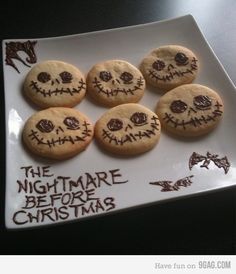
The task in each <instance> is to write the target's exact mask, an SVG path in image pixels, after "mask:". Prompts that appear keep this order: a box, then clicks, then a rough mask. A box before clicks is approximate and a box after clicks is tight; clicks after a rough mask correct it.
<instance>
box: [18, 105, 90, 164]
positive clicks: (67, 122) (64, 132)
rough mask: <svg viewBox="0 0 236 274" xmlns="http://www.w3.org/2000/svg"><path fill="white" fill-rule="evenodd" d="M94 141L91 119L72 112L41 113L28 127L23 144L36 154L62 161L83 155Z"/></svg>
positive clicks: (26, 125)
mask: <svg viewBox="0 0 236 274" xmlns="http://www.w3.org/2000/svg"><path fill="white" fill-rule="evenodd" d="M92 138H93V126H92V123H91V122H90V120H89V118H87V117H86V116H85V115H84V114H82V113H81V112H79V111H77V110H75V109H72V108H63V107H54V108H48V109H45V110H42V111H39V112H37V113H35V114H34V115H32V116H31V117H30V118H29V119H28V120H27V122H26V123H25V126H24V129H23V141H24V143H25V144H26V146H27V147H28V148H29V149H30V150H31V151H32V152H33V153H35V154H37V155H40V156H42V157H46V158H52V159H58V160H63V159H66V158H69V157H72V156H74V155H76V154H78V153H80V152H81V151H83V150H84V149H85V148H86V147H87V146H88V145H89V143H90V142H91V140H92Z"/></svg>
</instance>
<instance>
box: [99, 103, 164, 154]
mask: <svg viewBox="0 0 236 274" xmlns="http://www.w3.org/2000/svg"><path fill="white" fill-rule="evenodd" d="M160 133H161V125H160V122H159V119H158V116H157V115H156V114H155V113H154V112H152V111H151V110H149V109H147V108H146V107H144V106H142V105H139V104H134V103H129V104H122V105H119V106H116V107H114V108H112V109H110V110H108V111H107V112H106V113H104V114H103V115H102V117H101V118H100V119H99V120H98V121H97V123H96V125H95V137H96V139H97V140H98V142H99V143H100V144H101V146H102V147H103V148H104V149H106V150H108V151H110V152H113V153H116V154H121V155H135V154H140V153H143V152H145V151H148V150H150V149H152V148H153V147H154V146H155V145H156V144H157V143H158V141H159V138H160Z"/></svg>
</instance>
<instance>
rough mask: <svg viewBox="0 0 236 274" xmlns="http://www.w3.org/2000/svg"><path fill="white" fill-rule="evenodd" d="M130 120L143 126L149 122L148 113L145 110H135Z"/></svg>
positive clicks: (136, 124)
mask: <svg viewBox="0 0 236 274" xmlns="http://www.w3.org/2000/svg"><path fill="white" fill-rule="evenodd" d="M130 120H131V122H133V123H134V124H135V126H143V125H145V124H147V114H146V113H144V112H135V113H134V114H133V115H132V116H131V117H130Z"/></svg>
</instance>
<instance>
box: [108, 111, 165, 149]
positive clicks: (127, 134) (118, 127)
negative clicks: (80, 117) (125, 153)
mask: <svg viewBox="0 0 236 274" xmlns="http://www.w3.org/2000/svg"><path fill="white" fill-rule="evenodd" d="M147 125H148V126H149V127H147ZM106 126H107V128H106V129H103V139H104V140H105V139H107V140H108V142H109V143H113V144H115V145H118V146H122V145H123V144H125V143H127V142H128V143H129V142H130V143H132V142H138V141H140V140H141V139H143V138H148V139H150V138H152V136H153V135H156V132H158V131H159V130H160V128H159V126H160V124H159V119H158V117H157V116H154V115H153V116H152V117H151V118H150V117H149V116H148V115H147V114H146V113H144V112H135V113H133V114H132V115H131V116H130V118H129V120H127V119H123V120H122V119H121V118H111V119H110V120H109V121H108V123H107V125H106ZM116 132H117V134H116Z"/></svg>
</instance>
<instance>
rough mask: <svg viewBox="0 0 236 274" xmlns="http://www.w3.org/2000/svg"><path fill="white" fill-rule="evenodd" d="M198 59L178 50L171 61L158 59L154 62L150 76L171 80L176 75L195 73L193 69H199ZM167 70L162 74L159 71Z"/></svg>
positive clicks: (156, 78)
mask: <svg viewBox="0 0 236 274" xmlns="http://www.w3.org/2000/svg"><path fill="white" fill-rule="evenodd" d="M197 62H198V60H197V59H196V58H195V57H192V58H191V59H189V58H188V57H187V56H186V55H185V54H184V53H182V52H178V53H177V54H176V55H175V56H174V58H173V60H171V62H169V63H167V61H165V62H164V61H163V60H160V59H157V60H156V61H155V62H154V63H153V64H152V69H150V70H149V71H148V72H149V76H150V77H151V78H153V79H155V80H156V81H164V82H166V81H171V80H172V79H174V78H176V77H183V76H185V75H186V74H193V71H195V70H197V67H198V66H197ZM163 71H165V73H166V74H164V75H160V73H159V72H162V73H163Z"/></svg>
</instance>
